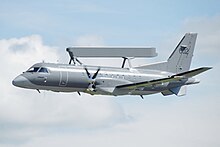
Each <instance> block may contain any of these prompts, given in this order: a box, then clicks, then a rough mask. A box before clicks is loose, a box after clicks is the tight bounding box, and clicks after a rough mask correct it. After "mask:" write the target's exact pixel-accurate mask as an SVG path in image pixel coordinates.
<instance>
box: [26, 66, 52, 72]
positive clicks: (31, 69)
mask: <svg viewBox="0 0 220 147" xmlns="http://www.w3.org/2000/svg"><path fill="white" fill-rule="evenodd" d="M27 72H31V73H34V72H40V73H49V70H48V69H47V68H45V67H31V68H29V69H28V70H27Z"/></svg>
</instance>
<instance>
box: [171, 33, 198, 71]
mask: <svg viewBox="0 0 220 147" xmlns="http://www.w3.org/2000/svg"><path fill="white" fill-rule="evenodd" d="M196 37H197V33H186V34H185V36H184V37H183V38H182V40H181V41H180V42H179V44H178V45H177V47H176V48H175V50H174V51H173V53H172V54H171V55H170V57H169V58H168V60H167V64H168V65H167V70H168V71H169V72H173V73H181V72H185V71H188V70H189V69H190V65H191V61H192V57H193V52H194V47H195V43H196Z"/></svg>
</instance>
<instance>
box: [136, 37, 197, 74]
mask: <svg viewBox="0 0 220 147" xmlns="http://www.w3.org/2000/svg"><path fill="white" fill-rule="evenodd" d="M196 37H197V33H186V34H185V35H184V36H183V38H182V39H181V41H180V42H179V44H178V45H177V46H176V48H175V50H174V51H173V53H172V54H171V55H170V57H169V58H168V60H167V61H165V62H160V63H154V64H150V65H145V66H139V67H136V68H137V69H138V68H139V69H141V68H142V69H143V68H144V69H154V70H164V71H168V72H172V73H182V72H186V71H188V70H189V69H190V65H191V61H192V57H193V52H194V47H195V43H196Z"/></svg>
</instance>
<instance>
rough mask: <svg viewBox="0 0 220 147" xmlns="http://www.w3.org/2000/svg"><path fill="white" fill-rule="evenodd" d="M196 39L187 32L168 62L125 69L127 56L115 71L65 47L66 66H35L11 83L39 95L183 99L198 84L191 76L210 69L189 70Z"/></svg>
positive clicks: (44, 64) (38, 64)
mask: <svg viewBox="0 0 220 147" xmlns="http://www.w3.org/2000/svg"><path fill="white" fill-rule="evenodd" d="M196 37H197V34H196V33H186V34H185V36H184V37H183V38H182V40H181V41H180V42H179V44H178V45H177V47H176V48H175V50H174V51H173V53H172V54H171V55H170V57H169V58H168V59H167V61H164V62H159V63H153V64H150V65H143V66H138V67H131V66H130V67H129V68H125V67H124V64H125V61H126V59H127V58H126V57H123V58H124V59H125V60H124V62H123V65H122V67H118V68H117V67H99V66H88V65H84V64H82V63H81V62H80V61H79V60H78V59H77V58H76V56H74V55H73V52H72V51H71V49H70V48H67V51H68V52H69V54H70V58H71V59H70V63H69V64H55V63H37V64H34V65H33V66H32V67H31V68H29V69H28V70H27V71H26V72H23V73H22V74H21V75H19V76H18V77H16V78H15V79H14V80H13V81H12V83H13V85H14V86H17V87H21V88H27V89H36V90H38V92H40V90H51V91H55V92H78V94H79V95H80V92H84V93H89V94H91V95H113V96H119V95H140V96H141V97H142V98H143V95H149V94H155V93H162V94H163V95H164V96H167V95H172V94H175V95H177V96H182V95H185V94H186V86H187V85H191V84H197V83H199V81H198V80H197V79H195V78H193V77H194V76H196V75H198V74H200V73H202V72H205V71H207V70H209V69H211V67H201V68H197V69H194V70H189V69H190V65H191V60H192V57H193V52H194V47H195V42H196ZM107 48H108V49H110V50H111V49H114V47H113V48H111V47H107ZM133 49H134V50H135V48H133ZM138 49H141V48H137V50H135V52H137V51H138ZM134 50H133V53H134ZM100 51H102V52H105V50H100ZM106 51H107V50H106ZM108 51H109V50H108ZM124 51H125V52H127V50H124ZM112 52H113V51H110V52H109V53H112ZM98 53H99V52H97V54H98ZM127 53H129V50H128V52H127ZM131 53H132V52H131ZM71 61H73V62H74V64H71ZM75 61H76V62H78V63H79V64H76V63H75Z"/></svg>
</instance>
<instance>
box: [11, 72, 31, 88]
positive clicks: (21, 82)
mask: <svg viewBox="0 0 220 147" xmlns="http://www.w3.org/2000/svg"><path fill="white" fill-rule="evenodd" d="M12 84H13V85H14V86H17V87H22V88H25V87H27V86H28V84H29V81H28V79H27V78H25V77H24V76H22V75H19V76H17V77H16V78H15V79H14V80H13V81H12Z"/></svg>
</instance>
